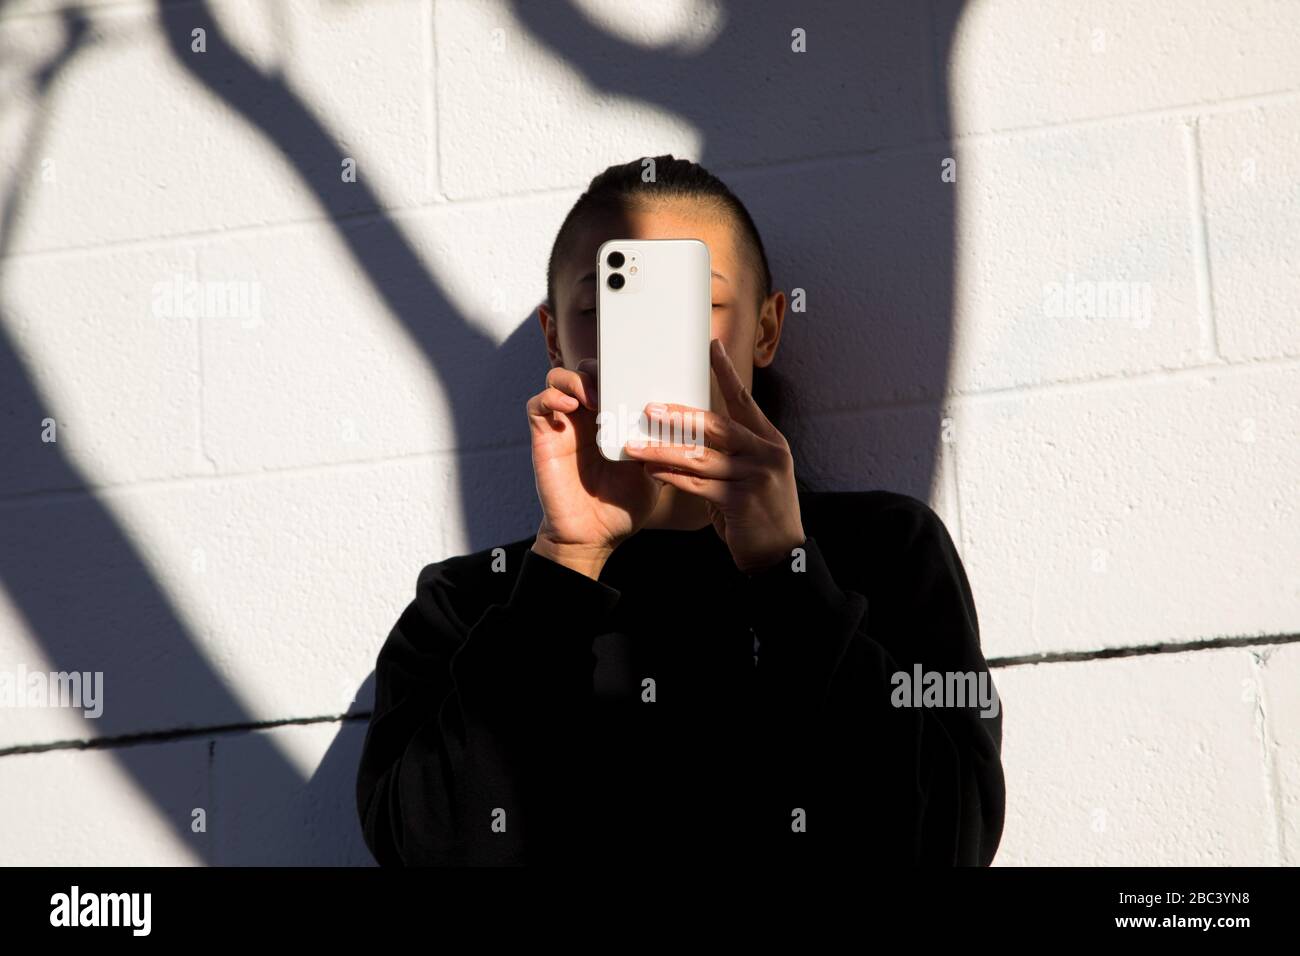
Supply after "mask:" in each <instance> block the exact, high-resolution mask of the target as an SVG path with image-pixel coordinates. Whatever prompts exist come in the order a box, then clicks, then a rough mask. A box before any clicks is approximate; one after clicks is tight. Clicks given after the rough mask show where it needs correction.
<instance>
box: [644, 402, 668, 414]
mask: <svg viewBox="0 0 1300 956" xmlns="http://www.w3.org/2000/svg"><path fill="white" fill-rule="evenodd" d="M645 408H646V411H647V412H649V413H650V414H651V415H667V414H668V406H667V405H665V404H664V403H663V402H651V403H650V404H649V405H647V406H646V407H645Z"/></svg>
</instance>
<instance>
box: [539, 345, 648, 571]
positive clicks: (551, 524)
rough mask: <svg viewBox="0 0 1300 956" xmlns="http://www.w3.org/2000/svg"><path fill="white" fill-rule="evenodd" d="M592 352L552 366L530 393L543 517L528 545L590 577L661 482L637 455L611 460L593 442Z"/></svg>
mask: <svg viewBox="0 0 1300 956" xmlns="http://www.w3.org/2000/svg"><path fill="white" fill-rule="evenodd" d="M597 375H598V370H597V365H596V360H595V359H583V360H582V361H581V362H579V363H578V368H577V369H576V370H574V369H566V368H562V367H559V366H557V367H555V368H552V369H551V370H550V372H548V373H547V375H546V385H547V387H546V389H545V390H543V391H542V392H539V393H538V394H536V395H534V396H533V397H532V398H530V399H529V400H528V406H527V411H528V425H529V432H530V433H531V436H532V453H533V474H534V476H535V478H536V480H537V497H538V499H539V500H540V501H541V505H542V523H541V526H540V527H539V528H538V531H537V540H536V541H535V542H534V543H533V548H532V550H534V551H536V552H537V553H539V554H542V555H544V556H545V557H548V558H550V559H552V560H554V561H557V562H559V563H560V564H564V565H566V566H568V567H570V568H573V569H574V570H576V571H580V572H582V573H583V574H586V575H587V576H588V577H592V578H595V577H598V576H599V575H600V570H601V568H602V567H604V564H605V561H606V559H607V558H608V557H609V556H610V554H612V553H613V551H614V549H615V548H616V547H617V546H618V545H619V543H620V542H622V541H623V540H624V539H625V538H627V537H629V536H630V535H632V534H633V533H634V532H636V531H637V530H638V529H639V528H640V527H641V525H642V524H644V523H645V521H646V519H647V518H649V517H650V512H651V511H652V510H653V509H654V506H655V504H656V502H657V501H658V500H659V492H660V491H661V490H662V488H663V486H662V485H660V484H659V483H658V482H657V481H655V480H654V479H653V478H652V477H651V476H649V475H647V474H646V472H645V469H644V468H642V467H641V465H640V464H639V463H638V462H635V461H610V460H609V459H607V458H605V456H604V455H602V454H601V453H600V451H599V449H598V448H597V447H596V407H597V396H596V380H597Z"/></svg>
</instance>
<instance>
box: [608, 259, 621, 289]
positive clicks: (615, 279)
mask: <svg viewBox="0 0 1300 956" xmlns="http://www.w3.org/2000/svg"><path fill="white" fill-rule="evenodd" d="M614 254H615V255H618V253H614ZM620 258H621V257H620ZM605 281H606V282H608V283H609V287H610V288H611V289H621V288H623V282H624V279H623V277H622V276H621V275H620V274H619V273H617V272H615V273H614V274H613V275H612V276H610V277H609V278H608V279H606V280H605Z"/></svg>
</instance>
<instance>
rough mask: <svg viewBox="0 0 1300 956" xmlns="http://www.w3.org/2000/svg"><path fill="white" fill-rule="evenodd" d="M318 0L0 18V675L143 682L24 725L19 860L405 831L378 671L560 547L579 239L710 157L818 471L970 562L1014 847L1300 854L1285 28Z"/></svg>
mask: <svg viewBox="0 0 1300 956" xmlns="http://www.w3.org/2000/svg"><path fill="white" fill-rule="evenodd" d="M282 6H283V10H282V12H280V7H279V6H277V7H275V8H272V7H269V6H267V5H265V4H261V3H258V2H256V0H247V2H233V0H208V2H195V3H186V4H166V5H159V6H157V7H156V6H155V5H154V4H152V3H147V2H142V0H112V2H108V0H100V2H83V3H81V4H79V5H78V7H79V12H76V13H71V12H68V11H71V10H72V9H73V5H71V4H69V3H67V2H66V0H26V2H19V3H12V4H7V5H5V7H4V9H3V12H0V49H3V50H4V56H3V57H0V97H2V102H3V104H4V109H3V111H2V112H0V160H2V162H0V177H3V183H2V187H0V188H3V203H4V207H3V208H4V214H3V220H2V221H3V224H4V225H3V229H4V232H3V234H0V331H2V332H3V338H2V339H0V346H2V347H3V351H0V387H2V388H3V395H4V414H3V416H0V430H2V431H0V441H2V442H3V446H4V451H3V455H0V460H3V461H4V462H5V467H4V468H3V469H0V527H3V528H4V535H3V538H0V576H2V577H0V583H2V584H3V589H2V590H0V666H2V667H4V668H5V669H9V670H13V669H16V668H18V667H20V666H21V667H25V668H26V669H27V670H28V671H33V670H42V669H44V670H46V671H48V670H51V669H53V670H73V669H75V670H90V671H103V672H104V675H105V677H104V680H105V711H104V715H103V717H101V718H99V719H98V720H89V719H85V718H83V717H81V716H80V715H79V714H77V713H73V712H70V711H67V710H59V709H30V708H26V709H14V710H5V711H3V712H0V821H2V822H0V847H2V848H3V849H0V862H3V863H163V864H170V863H179V864H203V863H215V864H234V863H293V862H305V863H339V864H348V865H352V864H365V863H369V862H370V861H369V856H368V854H367V852H366V850H365V848H364V846H363V845H362V843H361V840H360V834H359V832H358V829H357V821H356V816H355V809H354V806H353V783H354V775H355V766H356V759H357V755H358V753H359V748H360V743H361V738H362V735H363V733H364V720H363V719H362V716H361V715H364V713H365V712H366V711H367V710H368V709H369V706H370V694H371V693H372V688H371V682H370V681H369V679H368V675H369V674H370V671H371V668H372V665H373V662H374V655H375V653H376V652H377V650H378V648H379V646H380V645H381V643H382V641H383V639H384V637H385V636H386V634H387V630H388V628H389V627H390V626H391V624H392V622H393V621H394V620H395V619H396V616H397V614H398V613H399V612H400V610H401V608H402V607H403V606H404V605H405V603H406V602H407V601H408V600H409V599H410V596H411V594H412V589H413V586H414V583H415V575H416V573H417V572H418V570H419V569H420V567H422V566H423V565H424V564H426V563H428V562H430V561H433V560H437V559H439V558H441V557H444V556H447V555H450V554H454V553H459V552H463V551H465V550H467V549H469V548H471V547H472V548H480V547H486V546H489V545H491V544H493V543H498V542H501V541H504V540H508V539H514V538H517V537H522V536H524V535H527V534H529V533H531V532H532V531H533V530H534V529H535V526H536V505H535V500H534V497H533V495H534V493H533V485H532V478H531V474H530V472H529V467H528V461H527V455H526V445H525V441H526V435H525V433H524V430H523V420H522V412H521V406H522V401H523V399H524V398H525V397H526V396H527V395H528V394H529V393H531V392H532V391H534V390H535V389H536V387H537V385H538V384H539V383H540V381H541V378H542V376H543V375H544V372H545V361H544V352H543V348H542V344H541V342H540V339H539V337H538V334H537V330H536V323H535V320H534V318H533V316H532V315H531V314H530V313H531V311H532V309H533V307H534V306H535V304H536V302H537V301H538V299H539V297H540V296H541V294H542V292H543V289H544V276H545V272H544V270H545V260H546V255H547V253H548V252H549V247H550V242H551V239H552V238H553V236H554V232H555V230H556V228H557V227H558V225H559V223H560V221H561V219H562V218H563V216H564V213H565V212H566V210H567V208H568V206H569V205H570V204H571V202H572V201H573V200H574V199H575V198H576V196H577V194H578V193H579V192H580V191H581V188H582V186H583V185H585V183H586V182H587V180H588V179H590V177H591V176H592V175H594V174H595V173H596V172H598V171H599V170H600V169H602V168H604V166H605V165H607V164H609V163H612V162H619V161H625V160H627V159H631V158H635V157H637V156H642V155H649V154H654V153H660V152H675V153H677V154H678V155H687V156H691V157H693V158H698V159H700V160H702V161H704V162H705V163H706V164H707V165H709V166H710V167H711V168H713V169H714V170H715V171H716V172H719V173H720V174H722V175H723V176H724V178H726V179H727V180H728V181H729V182H730V183H731V184H732V185H733V187H734V188H735V189H736V191H737V192H738V193H739V194H740V195H741V196H742V197H743V198H744V199H745V200H746V201H747V202H748V203H749V204H750V206H751V209H752V211H753V212H754V214H755V217H756V219H757V220H758V223H759V226H760V228H761V229H762V230H763V232H764V237H765V241H766V243H767V245H768V251H769V255H770V257H771V259H772V263H773V267H774V271H775V273H776V280H777V282H778V284H779V285H780V286H781V287H783V288H785V289H787V290H789V289H791V288H794V287H800V288H803V289H805V290H806V292H807V296H808V303H809V308H808V311H807V312H806V313H801V314H792V315H791V316H790V317H789V323H788V326H787V340H786V343H785V347H784V349H783V352H782V354H781V357H780V359H779V361H778V368H779V369H780V370H782V371H783V372H784V373H785V375H786V377H787V379H789V380H791V381H792V383H793V385H794V387H795V388H796V389H797V391H798V406H799V412H800V415H799V418H798V419H797V420H796V422H795V423H794V424H793V425H792V426H791V429H790V432H791V440H792V442H793V443H794V445H795V446H796V449H797V451H798V454H799V461H800V464H799V467H800V470H801V472H803V473H805V474H806V475H807V476H808V477H809V478H810V479H812V480H814V481H815V482H817V483H819V484H821V485H822V486H824V487H833V488H863V487H889V488H894V489H898V490H902V491H906V492H909V493H912V494H915V495H917V496H919V497H923V498H928V499H929V500H930V501H931V502H932V503H933V504H934V506H935V507H936V509H937V510H938V511H939V512H940V514H941V515H942V516H943V517H944V519H945V520H946V521H947V522H948V525H949V528H950V529H951V530H952V533H953V536H954V538H955V539H956V540H957V542H958V544H959V547H960V549H961V552H962V556H963V559H964V561H965V562H966V567H967V569H968V571H969V574H970V578H971V581H972V585H973V588H974V591H975V595H976V600H977V604H978V607H979V613H980V622H981V628H982V633H983V640H984V646H985V652H986V654H987V656H988V657H990V658H991V659H995V660H996V661H1001V662H1002V666H999V667H998V668H997V669H996V671H995V678H996V680H997V681H998V684H999V690H1000V694H1001V697H1002V699H1003V702H1004V707H1005V713H1006V727H1005V753H1004V760H1005V766H1006V770H1007V778H1008V792H1009V796H1008V807H1007V813H1008V815H1007V827H1006V832H1005V835H1004V839H1003V844H1002V849H1001V852H1000V854H999V858H998V861H997V862H998V863H999V864H1003V865H1016V864H1021V865H1032V864H1074V863H1080V864H1106V863H1112V864H1156V865H1158V864H1200V863H1209V864H1220V863H1224V864H1227V863H1232V864H1289V865H1296V864H1300V796H1298V795H1300V735H1298V732H1300V694H1297V692H1296V690H1297V687H1298V686H1300V649H1298V648H1297V647H1296V646H1295V644H1293V643H1292V644H1288V643H1281V644H1279V643H1275V642H1274V643H1270V640H1269V639H1270V638H1276V637H1277V636H1278V635H1295V634H1296V633H1297V632H1300V509H1298V506H1297V500H1296V478H1295V476H1296V475H1297V474H1300V442H1298V441H1297V434H1298V432H1300V374H1297V373H1300V321H1298V320H1297V307H1298V306H1300V187H1297V183H1300V57H1297V56H1296V55H1295V54H1296V51H1297V50H1300V5H1297V4H1296V3H1294V2H1290V0H1274V2H1266V0H1257V2H1245V0H1195V2H1193V0H1176V2H1175V0H1153V2H1148V3H1141V4H1135V3H1124V2H1120V0H1092V2H1089V3H1084V4H1079V3H1069V2H1064V0H1050V2H1043V0H971V2H969V3H965V4H963V3H961V2H959V0H899V2H898V3H881V4H875V5H867V4H858V3H849V2H823V3H813V4H808V3H800V4H790V5H788V7H786V8H784V9H783V8H782V7H781V6H779V5H775V4H772V5H767V4H765V5H763V6H762V8H761V11H762V12H759V9H760V8H758V7H746V8H745V10H744V11H743V13H742V11H741V10H740V9H739V8H738V7H736V6H734V5H728V4H724V3H722V2H720V0H719V2H709V0H680V2H675V3H667V4H664V5H662V6H659V7H656V8H655V9H654V10H653V11H652V12H650V13H647V14H645V19H643V20H639V21H638V20H635V19H632V15H631V14H630V13H628V8H627V7H626V5H621V6H620V5H617V4H615V3H613V2H612V0H575V2H574V3H573V4H572V6H568V5H554V4H550V5H548V4H532V3H527V4H509V3H505V2H490V0H482V2H478V0H476V2H470V0H377V2H367V3H357V4H337V3H327V2H306V0H304V2H298V3H287V4H284V5H282ZM794 27H802V28H804V29H806V30H807V35H808V52H807V53H806V54H802V55H796V54H793V53H791V52H790V49H789V34H790V30H791V29H793V28H794ZM195 28H204V29H206V30H207V52H206V53H194V52H192V51H191V48H190V36H191V30H193V29H195ZM72 39H75V40H76V42H75V43H71V44H70V48H69V41H70V40H72ZM42 76H44V77H48V80H49V81H48V82H47V83H41V82H39V80H40V78H41V77H42ZM345 157H350V158H353V159H355V160H356V162H357V168H358V173H359V181H358V182H357V183H344V182H342V181H341V180H340V175H339V172H340V162H341V161H342V159H343V158H345ZM948 157H951V158H953V159H955V160H956V164H957V165H956V168H957V182H956V183H946V182H943V181H942V180H941V178H940V164H941V162H942V161H943V160H944V159H945V158H948ZM186 282H199V283H206V285H204V286H202V288H204V289H206V290H208V291H218V290H220V291H225V290H227V289H229V290H231V291H234V292H237V293H238V292H242V293H244V294H247V295H249V296H250V297H253V296H255V298H249V299H248V300H247V301H248V302H250V303H254V304H255V305H256V311H255V312H251V313H250V314H248V315H246V316H245V317H243V318H240V317H222V316H186V315H185V314H183V312H178V311H177V310H175V309H173V310H171V312H170V313H168V312H167V310H166V308H165V306H166V303H165V302H161V300H160V298H159V294H160V288H162V286H166V285H169V284H173V283H182V284H183V283H186ZM1083 283H1094V284H1107V283H1111V284H1113V283H1126V284H1130V285H1127V286H1125V288H1126V289H1136V290H1137V292H1138V295H1139V298H1138V299H1136V300H1134V303H1136V304H1137V305H1138V308H1137V309H1136V311H1131V312H1130V311H1124V310H1123V309H1122V308H1119V309H1116V308H1115V303H1114V302H1112V303H1111V305H1112V308H1111V310H1110V312H1109V313H1107V314H1102V315H1097V316H1091V317H1090V316H1088V315H1081V314H1078V311H1077V310H1075V312H1074V313H1073V314H1069V312H1068V311H1063V310H1061V309H1054V308H1053V302H1054V300H1053V298H1052V292H1051V290H1053V289H1055V288H1061V289H1063V288H1065V287H1066V286H1067V285H1071V284H1073V287H1074V289H1075V290H1076V291H1077V290H1078V289H1079V288H1082V287H1083V286H1082V284H1083ZM160 284H161V285H160ZM227 284H229V285H227ZM160 302H161V311H162V312H163V313H164V314H159V311H160ZM1057 304H1058V305H1059V302H1058V303H1057ZM1121 304H1123V303H1121ZM47 416H48V417H52V418H54V419H55V420H56V421H57V423H58V429H59V431H58V442H57V443H56V444H47V443H44V442H42V441H41V440H40V435H41V429H42V424H41V422H42V419H44V418H46V417H47ZM1252 638H1254V639H1255V640H1254V641H1253V642H1252V640H1251V639H1252ZM1213 639H1229V640H1228V642H1227V643H1228V644H1229V646H1214V647H1210V648H1201V647H1199V646H1197V645H1196V642H1203V641H1206V640H1213ZM1231 639H1241V641H1240V642H1238V643H1235V644H1234V643H1233V642H1232V640H1231ZM1221 643H1222V641H1221ZM1183 645H1188V647H1187V648H1186V649H1182V647H1183ZM1154 647H1160V648H1162V649H1164V650H1165V652H1164V653H1144V654H1137V655H1129V656H1117V657H1109V656H1108V657H1103V658H1099V659H1089V656H1090V655H1094V654H1096V653H1097V652H1102V651H1110V652H1113V651H1115V650H1118V649H1124V648H1154ZM349 713H350V714H351V715H352V717H351V719H348V718H347V716H346V715H348V714H349ZM134 735H147V736H145V737H142V738H137V737H135V736H134ZM118 738H121V739H118ZM95 740H98V741H106V743H105V745H101V746H94V747H90V748H88V749H83V748H81V747H80V746H78V744H79V742H82V741H95ZM196 808H202V809H203V810H204V811H205V812H206V824H207V827H206V830H205V831H202V832H195V830H194V828H193V826H192V818H193V811H194V810H195V809H196Z"/></svg>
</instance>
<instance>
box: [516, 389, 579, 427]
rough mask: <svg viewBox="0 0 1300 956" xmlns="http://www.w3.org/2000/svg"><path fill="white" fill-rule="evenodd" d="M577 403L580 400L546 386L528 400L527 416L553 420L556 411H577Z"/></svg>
mask: <svg viewBox="0 0 1300 956" xmlns="http://www.w3.org/2000/svg"><path fill="white" fill-rule="evenodd" d="M579 404H580V402H579V401H578V400H577V399H576V398H574V397H573V396H572V395H569V394H567V393H565V392H562V391H560V390H559V389H558V388H547V389H544V390H543V391H540V392H538V393H537V394H536V395H534V396H533V397H532V398H530V399H529V400H528V406H527V410H528V417H529V418H530V419H532V418H540V419H545V420H547V421H554V420H555V413H556V412H565V413H568V412H574V411H577V409H578V406H579Z"/></svg>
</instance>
